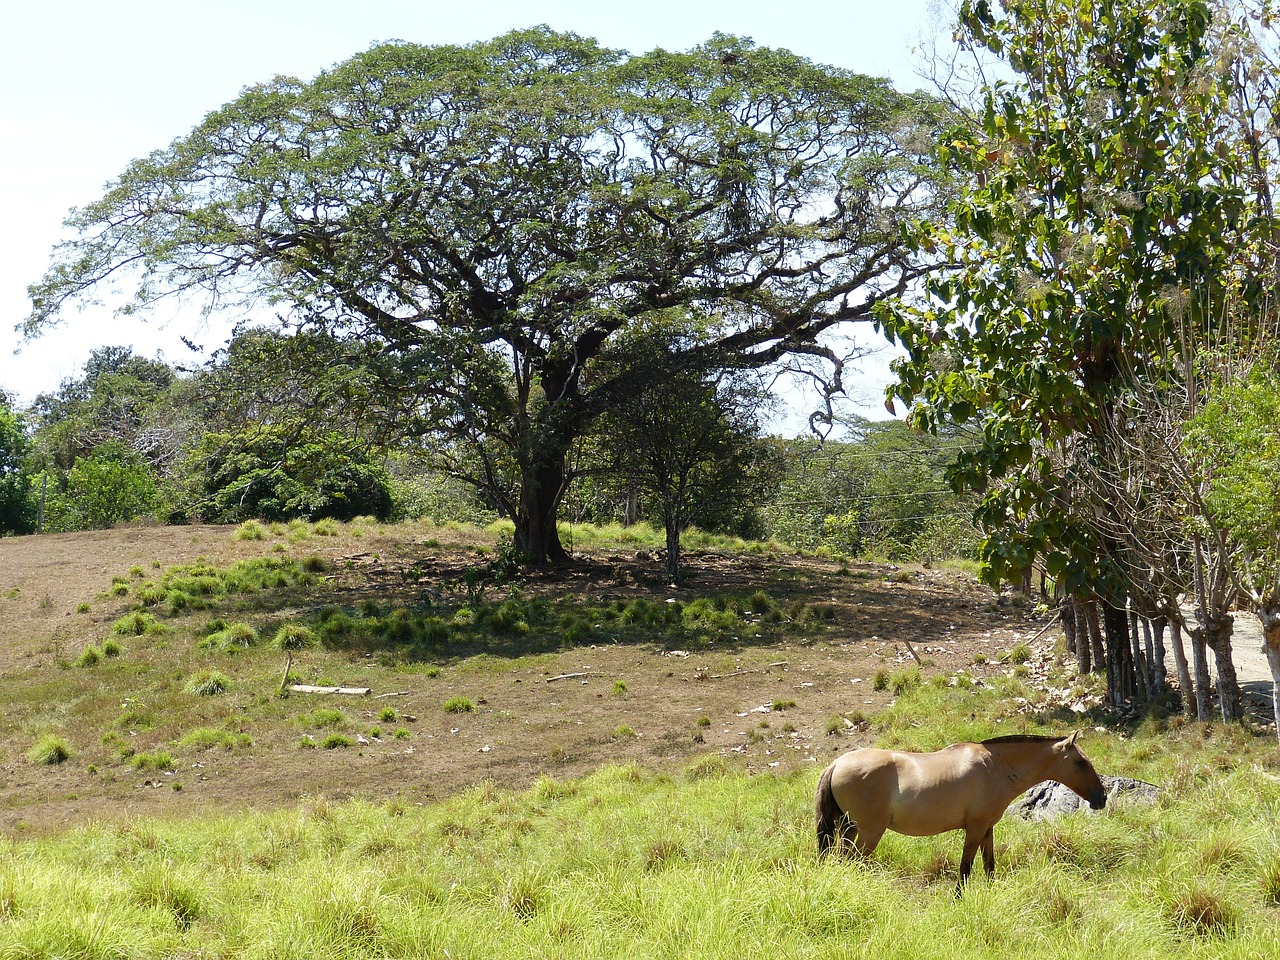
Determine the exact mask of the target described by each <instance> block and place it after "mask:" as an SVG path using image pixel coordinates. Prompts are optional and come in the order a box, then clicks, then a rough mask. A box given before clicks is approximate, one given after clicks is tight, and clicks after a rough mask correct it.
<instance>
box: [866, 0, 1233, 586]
mask: <svg viewBox="0 0 1280 960" xmlns="http://www.w3.org/2000/svg"><path fill="white" fill-rule="evenodd" d="M959 20H960V22H959V26H958V34H957V35H958V37H959V38H960V39H961V42H962V43H963V44H965V45H966V46H967V47H968V49H973V50H981V51H983V52H984V53H986V54H989V55H990V56H992V57H995V58H997V59H999V60H1001V61H1003V68H1004V69H1007V70H1010V71H1012V74H1013V79H1012V81H1005V82H999V83H994V84H991V85H990V86H988V87H986V88H985V89H984V90H983V91H982V103H981V106H980V108H979V109H978V110H977V111H976V114H975V115H974V116H973V117H971V118H970V121H971V122H969V123H967V124H965V125H962V126H958V127H956V128H955V129H954V130H953V131H951V132H950V133H949V134H947V135H946V136H945V137H944V139H943V142H942V144H941V147H940V155H941V158H942V160H943V162H944V163H945V164H946V165H947V166H948V168H949V169H951V170H952V171H954V172H955V174H956V177H957V184H958V192H957V195H956V197H955V199H954V201H953V202H952V204H951V207H950V211H949V215H948V216H947V217H945V218H937V219H934V220H932V221H929V222H926V223H923V224H921V225H920V226H919V227H918V228H917V229H916V230H915V231H914V243H915V244H916V245H917V246H918V247H919V249H921V250H931V251H936V252H938V253H939V254H940V255H941V256H942V257H943V258H944V259H945V260H946V261H947V262H948V263H949V264H952V266H953V269H950V270H948V271H946V272H939V273H937V274H935V275H933V276H932V277H931V278H930V280H929V281H928V284H927V297H926V298H925V299H923V300H922V301H918V302H916V303H914V304H912V305H906V304H899V305H897V306H895V307H890V308H887V309H884V310H883V311H882V313H881V321H882V322H883V323H884V325H885V328H886V330H887V332H888V334H889V336H890V337H891V338H892V339H894V340H896V341H897V342H898V343H899V344H900V345H901V346H902V347H903V348H905V350H906V354H907V355H906V357H905V358H904V359H902V360H900V361H898V362H897V363H896V365H895V369H896V372H897V375H898V383H897V384H896V385H895V386H894V387H893V388H892V390H891V392H892V395H893V396H894V397H896V398H898V399H901V400H902V401H903V402H904V403H906V404H907V405H908V406H910V407H911V414H910V422H911V423H913V424H914V425H916V426H918V427H921V428H923V429H926V430H931V431H938V430H940V429H943V428H944V427H945V426H946V425H948V424H965V423H973V424H977V425H978V426H980V427H981V430H980V431H979V432H976V433H975V434H974V436H975V439H976V440H977V442H976V443H974V444H973V445H972V446H971V447H969V448H967V449H966V450H964V451H963V452H962V453H961V454H960V456H959V457H957V459H956V461H955V464H954V466H953V467H952V469H951V470H950V471H949V479H950V481H951V483H952V484H953V485H954V486H956V487H957V488H958V489H966V490H973V491H976V492H978V493H981V494H982V495H983V500H982V502H981V504H980V506H979V509H978V511H977V519H978V520H979V522H980V523H981V525H982V527H983V530H984V533H985V535H986V538H985V540H984V543H983V546H982V559H983V563H984V567H985V569H986V571H987V575H988V576H989V578H990V579H991V581H992V582H997V581H999V580H1001V579H1013V578H1015V577H1016V576H1017V575H1018V574H1019V573H1020V572H1021V570H1022V569H1023V568H1024V567H1026V566H1027V565H1028V564H1029V563H1030V562H1031V560H1032V559H1033V558H1034V557H1036V556H1037V555H1041V556H1043V557H1044V558H1045V563H1046V564H1047V567H1048V569H1049V571H1050V572H1051V573H1052V574H1054V575H1055V576H1057V577H1058V578H1059V579H1060V581H1061V582H1063V583H1064V584H1065V585H1066V586H1067V587H1068V589H1070V590H1072V591H1080V590H1083V589H1085V588H1086V585H1087V584H1088V585H1092V586H1093V587H1095V588H1099V589H1109V588H1111V587H1113V586H1114V583H1113V582H1110V581H1109V582H1106V583H1104V582H1103V581H1104V580H1105V579H1106V577H1107V574H1108V572H1109V568H1106V567H1104V566H1103V565H1101V564H1100V563H1099V558H1100V557H1104V556H1105V554H1106V551H1105V550H1103V549H1102V548H1101V545H1100V543H1099V542H1098V534H1097V533H1096V530H1095V529H1094V528H1093V527H1091V526H1090V524H1089V522H1088V520H1089V515H1088V511H1087V510H1083V511H1078V512H1073V509H1074V508H1075V507H1076V505H1077V504H1079V503H1080V499H1079V497H1078V496H1077V493H1078V490H1077V488H1076V487H1074V486H1073V480H1074V479H1075V477H1074V475H1073V473H1072V472H1071V471H1068V470H1064V469H1062V467H1061V458H1062V456H1064V451H1065V450H1066V448H1067V447H1068V446H1069V444H1068V441H1069V440H1071V438H1073V437H1075V438H1082V439H1081V442H1083V443H1084V444H1085V445H1086V446H1085V448H1083V449H1085V450H1087V451H1088V452H1087V453H1086V454H1084V455H1087V456H1095V459H1096V460H1101V461H1104V462H1105V461H1106V460H1107V458H1108V455H1109V454H1108V452H1107V451H1108V447H1109V446H1110V441H1108V440H1107V420H1108V416H1109V413H1110V411H1111V409H1112V405H1113V404H1114V403H1115V402H1116V400H1117V397H1118V395H1119V392H1120V390H1121V389H1122V388H1123V387H1124V386H1125V383H1126V377H1128V376H1129V375H1130V373H1131V372H1132V370H1133V369H1134V368H1135V366H1136V365H1140V364H1143V363H1147V362H1157V363H1158V362H1159V361H1160V360H1161V359H1162V358H1166V357H1172V356H1175V355H1176V354H1177V350H1176V349H1174V348H1173V346H1172V345H1173V343H1174V342H1175V335H1176V331H1177V330H1178V328H1179V326H1180V325H1183V324H1187V323H1188V322H1189V324H1190V326H1193V327H1194V326H1197V325H1207V324H1208V323H1210V322H1211V319H1210V318H1212V317H1214V316H1216V315H1217V313H1216V311H1217V307H1216V306H1215V298H1216V297H1217V296H1218V295H1219V293H1220V290H1221V288H1220V287H1219V286H1218V283H1219V281H1220V280H1221V279H1223V278H1224V277H1226V276H1228V275H1229V274H1230V271H1229V270H1227V269H1226V260H1225V259H1224V253H1225V251H1226V246H1225V244H1224V239H1225V238H1228V237H1230V236H1231V235H1232V234H1233V232H1234V228H1235V226H1236V224H1238V223H1239V222H1240V217H1241V215H1242V213H1243V192H1242V190H1241V189H1240V187H1239V186H1238V185H1237V182H1236V170H1235V168H1233V165H1232V164H1233V162H1234V161H1233V154H1232V152H1231V150H1230V149H1228V148H1227V147H1226V146H1225V145H1224V144H1223V143H1222V141H1221V139H1220V133H1221V131H1223V130H1224V129H1225V128H1228V127H1232V126H1234V124H1235V121H1234V120H1228V119H1227V110H1228V108H1227V103H1226V98H1227V95H1228V91H1227V87H1226V85H1224V84H1220V83H1218V82H1217V81H1218V79H1219V78H1220V77H1225V76H1226V75H1227V72H1226V71H1223V72H1221V73H1219V72H1218V69H1217V64H1216V57H1218V55H1219V54H1220V53H1221V55H1223V56H1227V55H1229V51H1228V50H1227V49H1225V45H1224V48H1223V49H1221V50H1215V49H1214V42H1215V37H1214V36H1213V35H1212V31H1211V27H1212V25H1213V17H1212V13H1211V10H1210V7H1209V5H1208V4H1207V3H1205V2H1202V0H1140V2H1133V3H1125V4H1112V3H1102V2H1092V0H1051V2H1050V3H1049V4H1048V5H1047V6H1045V5H1043V4H1042V5H1040V6H1033V5H1025V4H1010V5H1007V6H1005V7H1003V8H1001V10H1000V11H999V12H997V10H996V9H995V7H994V5H991V4H988V3H986V2H985V0H977V2H974V0H966V2H965V3H963V4H962V5H961V9H960V11H959ZM1099 50H1106V51H1108V53H1107V56H1106V57H1104V58H1099V57H1097V56H1095V53H1096V51H1099ZM1135 144H1141V145H1142V148H1141V149H1134V148H1133V145H1135ZM1163 375H1164V374H1163V372H1162V371H1159V370H1157V371H1156V373H1155V376H1156V377H1157V378H1159V377H1161V376H1163ZM1089 444H1096V445H1097V446H1096V448H1090V447H1088V445H1089ZM1095 450H1096V453H1095ZM1099 496H1100V500H1101V501H1105V499H1106V498H1105V496H1104V495H1101V494H1100V495H1099ZM1100 509H1105V507H1100Z"/></svg>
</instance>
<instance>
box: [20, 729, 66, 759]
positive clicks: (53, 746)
mask: <svg viewBox="0 0 1280 960" xmlns="http://www.w3.org/2000/svg"><path fill="white" fill-rule="evenodd" d="M70 758H71V748H70V747H68V746H67V741H65V740H63V739H62V738H61V737H60V736H58V735H57V734H56V733H46V734H45V735H44V736H42V737H41V738H40V739H39V740H37V741H36V742H35V743H34V744H32V745H31V749H30V750H28V751H27V760H28V761H29V762H30V763H34V764H36V765H37V766H44V767H52V766H54V765H56V764H59V763H62V762H63V761H65V760H68V759H70Z"/></svg>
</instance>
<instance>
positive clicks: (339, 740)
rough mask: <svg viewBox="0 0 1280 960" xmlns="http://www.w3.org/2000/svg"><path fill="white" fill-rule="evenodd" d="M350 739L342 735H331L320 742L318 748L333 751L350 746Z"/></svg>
mask: <svg viewBox="0 0 1280 960" xmlns="http://www.w3.org/2000/svg"><path fill="white" fill-rule="evenodd" d="M351 742H352V741H351V738H350V737H348V736H346V735H345V734H342V733H331V734H329V735H328V736H327V737H325V738H324V740H323V741H322V742H321V744H320V746H322V747H324V748H325V749H326V750H333V749H335V748H337V747H349V746H351Z"/></svg>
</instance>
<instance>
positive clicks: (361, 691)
mask: <svg viewBox="0 0 1280 960" xmlns="http://www.w3.org/2000/svg"><path fill="white" fill-rule="evenodd" d="M289 691H290V692H291V693H340V694H344V695H346V696H352V697H367V696H368V695H369V694H371V693H373V688H372V687H317V686H313V685H312V684H309V683H291V684H289Z"/></svg>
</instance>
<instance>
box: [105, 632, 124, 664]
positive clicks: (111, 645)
mask: <svg viewBox="0 0 1280 960" xmlns="http://www.w3.org/2000/svg"><path fill="white" fill-rule="evenodd" d="M123 654H124V647H123V646H121V644H120V641H119V640H117V639H115V638H114V637H108V638H107V639H106V640H104V641H102V656H103V657H105V658H108V659H110V658H114V657H119V656H122V655H123Z"/></svg>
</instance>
